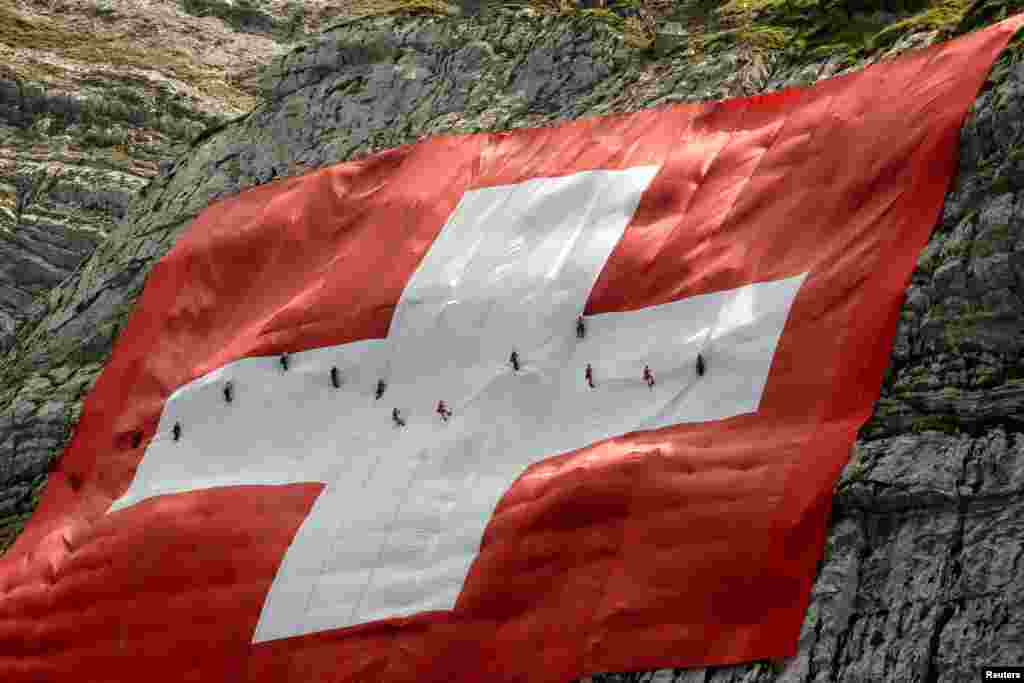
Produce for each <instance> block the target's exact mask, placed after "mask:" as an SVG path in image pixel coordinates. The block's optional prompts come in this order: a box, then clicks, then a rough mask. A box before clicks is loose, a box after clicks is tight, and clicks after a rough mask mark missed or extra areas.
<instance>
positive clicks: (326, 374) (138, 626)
mask: <svg viewBox="0 0 1024 683" xmlns="http://www.w3.org/2000/svg"><path fill="white" fill-rule="evenodd" d="M1020 23H1021V20H1020V19H1019V18H1015V19H1013V20H1008V21H1006V22H1003V23H1002V24H999V25H997V26H995V27H992V28H990V29H987V30H985V31H982V32H978V33H975V34H972V35H971V36H968V37H965V38H962V39H959V40H957V41H954V42H951V43H948V44H945V45H941V46H936V47H932V48H929V49H927V50H924V51H921V52H917V53H914V54H912V55H908V56H904V57H901V58H899V59H898V60H896V61H893V62H888V63H885V64H883V65H879V66H875V67H871V68H869V69H866V70H864V71H860V72H857V73H854V74H851V75H848V76H844V77H841V78H836V79H832V80H829V81H826V82H824V83H821V84H819V85H817V86H815V87H813V88H810V89H793V90H787V91H784V92H780V93H775V94H771V95H765V96H759V97H755V98H748V99H741V100H730V101H727V102H721V103H708V104H699V105H684V106H677V107H671V108H668V109H663V110H658V111H646V112H640V113H634V114H628V115H622V116H615V117H604V118H597V119H588V120H583V121H577V122H573V123H569V124H565V125H561V126H558V127H555V128H547V129H530V130H517V131H513V132H510V133H502V134H481V135H470V136H458V137H443V138H434V139H431V140H429V141H426V142H423V143H420V144H416V145H411V146H408V147H404V148H401V149H397V150H392V151H389V152H385V153H382V154H378V155H375V156H372V157H369V158H367V159H363V160H360V161H355V162H349V163H344V164H339V165H336V166H333V167H330V168H325V169H322V170H320V171H318V172H315V173H311V174H308V175H306V176H302V177H300V178H290V179H286V180H282V181H279V182H277V183H274V184H272V185H268V186H264V187H259V188H255V189H252V190H250V191H247V192H244V193H242V194H240V195H238V196H236V197H232V198H229V199H226V200H223V201H221V202H218V203H217V204H215V205H213V206H211V207H209V208H208V209H207V210H206V211H205V212H204V213H203V214H202V215H200V216H199V217H198V218H197V219H196V220H195V222H194V223H193V225H192V226H191V228H190V230H189V231H188V232H187V233H186V234H184V235H183V236H182V237H181V238H180V239H179V241H178V243H177V244H176V245H175V246H174V248H173V249H172V250H171V251H170V252H169V253H168V254H167V255H166V256H165V257H164V258H163V259H162V260H161V261H160V262H159V263H158V264H157V265H156V266H154V268H153V270H152V272H151V274H150V277H149V280H148V281H147V284H146V288H145V290H144V291H143V293H142V295H141V298H140V299H139V301H138V304H137V306H136V309H135V311H134V313H133V315H132V317H131V319H130V320H129V322H128V325H127V327H126V328H125V330H124V332H123V333H122V334H121V336H120V338H119V339H118V341H117V343H116V344H115V347H114V350H113V353H112V355H111V358H110V361H109V363H108V365H107V367H106V368H105V370H104V372H103V374H102V375H101V377H100V379H99V381H98V382H97V384H96V386H95V388H94V390H93V391H92V393H91V395H90V396H89V398H88V400H87V401H86V405H85V410H84V412H83V416H82V420H81V422H80V423H79V425H78V427H77V429H76V431H75V434H74V437H73V439H72V441H71V443H70V444H69V446H68V448H67V449H66V451H65V453H64V455H63V456H62V458H61V461H60V464H59V466H58V467H57V468H56V469H55V471H54V472H53V473H52V474H51V477H50V481H49V485H48V488H47V490H46V494H45V496H44V498H43V501H42V504H41V506H40V509H39V510H38V512H37V513H36V515H35V516H34V517H33V519H32V521H31V523H30V524H29V526H28V528H27V530H26V532H25V533H24V534H23V536H22V537H21V538H20V539H19V541H18V543H17V544H16V545H15V546H14V547H13V549H12V550H11V551H10V552H9V553H8V554H7V556H5V557H4V558H2V559H0V680H3V681H7V682H12V683H22V682H28V681H39V680H45V681H65V680H67V681H72V680H74V681H135V680H137V679H139V677H144V678H146V679H156V680H158V681H164V680H166V681H176V682H177V681H220V680H225V681H227V680H230V681H251V682H261V681H267V682H271V681H272V682H274V683H280V682H291V681H296V682H297V681H388V682H405V681H408V682H410V683H412V682H413V681H415V682H416V683H425V682H435V681H436V682H440V681H455V680H457V681H481V682H482V681H488V682H494V681H509V682H511V681H524V682H525V681H529V682H530V683H537V682H546V681H550V682H551V683H563V682H565V681H569V680H572V679H573V678H575V677H580V676H584V675H587V674H591V673H596V672H601V671H626V670H641V669H653V668H661V667H670V666H677V667H679V666H700V665H712V664H727V663H734V662H741V661H750V660H754V659H760V658H766V657H780V656H786V655H791V654H793V652H794V651H795V646H796V640H797V635H798V632H799V629H800V625H801V622H802V620H803V617H804V612H805V610H806V607H807V603H808V598H809V589H810V584H811V581H812V579H813V573H814V568H815V564H816V562H817V560H818V559H819V558H820V556H821V552H822V542H823V538H824V533H825V523H826V517H827V514H828V511H829V506H830V503H831V493H832V486H833V484H834V482H835V480H836V477H837V476H838V473H839V471H840V470H841V469H842V467H843V465H844V464H845V462H846V460H847V454H848V452H849V449H850V446H851V444H852V442H853V440H854V439H855V437H856V432H857V430H858V428H859V427H860V426H861V425H862V424H863V423H864V421H865V420H866V419H867V418H868V416H869V415H870V413H871V409H872V403H873V400H874V399H875V398H876V397H877V395H878V390H879V386H880V383H881V378H882V374H883V371H884V369H885V366H886V364H887V362H888V358H889V352H890V349H891V344H892V337H893V333H894V330H895V324H896V320H897V318H898V314H899V310H900V305H901V303H902V296H903V291H904V289H905V287H906V284H907V282H908V279H909V276H910V273H911V271H912V269H913V267H914V264H915V261H916V257H917V254H918V252H919V251H920V249H921V247H923V246H924V244H925V243H926V242H927V239H928V236H929V233H930V231H931V228H932V226H933V225H934V223H935V221H936V218H937V216H938V213H939V210H940V208H941V204H942V199H943V195H944V192H945V189H946V187H947V185H948V182H949V179H950V176H951V174H952V172H953V170H954V169H955V153H956V143H957V134H958V131H959V126H960V125H961V122H962V120H963V117H964V114H965V112H966V110H967V107H968V106H969V104H970V103H971V101H972V100H973V98H974V95H975V94H976V93H977V91H978V88H979V87H980V85H981V82H982V81H983V79H984V77H985V74H986V72H987V70H988V68H989V67H990V65H991V63H992V61H993V60H994V58H995V56H996V55H997V54H998V52H999V50H1001V49H1002V48H1003V47H1004V46H1005V44H1006V42H1007V40H1008V39H1009V37H1010V36H1011V35H1012V34H1013V32H1014V30H1016V28H1017V27H1018V26H1019V25H1020Z"/></svg>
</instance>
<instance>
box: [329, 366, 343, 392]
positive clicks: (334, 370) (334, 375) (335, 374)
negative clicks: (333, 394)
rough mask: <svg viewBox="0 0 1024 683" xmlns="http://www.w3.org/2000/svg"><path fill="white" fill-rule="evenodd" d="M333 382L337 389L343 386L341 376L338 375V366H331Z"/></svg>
mask: <svg viewBox="0 0 1024 683" xmlns="http://www.w3.org/2000/svg"><path fill="white" fill-rule="evenodd" d="M331 384H332V385H334V388H335V389H337V388H338V387H340V386H341V378H340V377H339V376H338V367H337V366H334V367H332V368H331Z"/></svg>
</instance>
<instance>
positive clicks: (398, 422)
mask: <svg viewBox="0 0 1024 683" xmlns="http://www.w3.org/2000/svg"><path fill="white" fill-rule="evenodd" d="M391 419H392V420H394V421H395V426H396V427H404V426H405V420H403V419H402V416H401V415H399V414H398V408H395V409H394V410H392V411H391Z"/></svg>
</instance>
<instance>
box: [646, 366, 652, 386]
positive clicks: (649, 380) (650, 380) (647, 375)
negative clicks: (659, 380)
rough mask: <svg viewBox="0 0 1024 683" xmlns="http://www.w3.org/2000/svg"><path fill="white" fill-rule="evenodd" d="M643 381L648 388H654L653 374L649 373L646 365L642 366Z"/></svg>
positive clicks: (649, 370) (649, 369)
mask: <svg viewBox="0 0 1024 683" xmlns="http://www.w3.org/2000/svg"><path fill="white" fill-rule="evenodd" d="M644 381H645V382H647V386H648V387H650V388H651V389H653V388H654V373H652V372H651V368H650V367H649V366H647V365H645V366H644Z"/></svg>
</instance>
